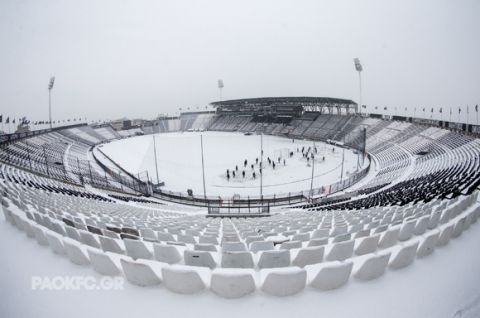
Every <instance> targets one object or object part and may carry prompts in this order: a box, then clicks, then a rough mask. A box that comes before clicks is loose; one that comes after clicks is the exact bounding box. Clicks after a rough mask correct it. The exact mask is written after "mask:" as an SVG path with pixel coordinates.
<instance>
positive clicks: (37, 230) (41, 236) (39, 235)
mask: <svg viewBox="0 0 480 318" xmlns="http://www.w3.org/2000/svg"><path fill="white" fill-rule="evenodd" d="M32 229H33V233H34V234H35V240H36V241H37V243H38V244H39V245H42V246H46V245H48V240H47V237H46V236H45V232H44V231H43V229H42V228H41V227H40V226H38V225H33V226H32Z"/></svg>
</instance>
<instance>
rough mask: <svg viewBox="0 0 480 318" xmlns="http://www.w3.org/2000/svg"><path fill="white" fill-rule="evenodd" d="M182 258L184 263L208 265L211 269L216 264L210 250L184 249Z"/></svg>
mask: <svg viewBox="0 0 480 318" xmlns="http://www.w3.org/2000/svg"><path fill="white" fill-rule="evenodd" d="M183 258H184V260H185V264H186V265H190V266H201V267H209V268H211V269H213V268H215V267H216V266H217V264H216V262H215V260H214V259H213V257H212V254H210V252H203V251H189V250H185V251H184V253H183Z"/></svg>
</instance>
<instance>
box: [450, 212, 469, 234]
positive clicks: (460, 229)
mask: <svg viewBox="0 0 480 318" xmlns="http://www.w3.org/2000/svg"><path fill="white" fill-rule="evenodd" d="M466 219H467V217H465V216H464V217H463V218H461V219H460V220H458V221H457V222H456V223H455V226H454V227H453V233H452V238H456V237H459V236H460V235H461V234H462V232H463V228H464V226H465V221H466Z"/></svg>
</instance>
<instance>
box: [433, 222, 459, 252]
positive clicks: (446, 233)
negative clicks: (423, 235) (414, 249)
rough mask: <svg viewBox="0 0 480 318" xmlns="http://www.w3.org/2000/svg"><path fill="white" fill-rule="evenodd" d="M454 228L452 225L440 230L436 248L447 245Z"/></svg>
mask: <svg viewBox="0 0 480 318" xmlns="http://www.w3.org/2000/svg"><path fill="white" fill-rule="evenodd" d="M454 227H455V224H453V223H452V224H449V225H447V226H445V227H442V228H441V232H440V236H439V237H438V240H437V246H444V245H447V243H448V242H449V241H450V238H451V237H452V234H453V229H454Z"/></svg>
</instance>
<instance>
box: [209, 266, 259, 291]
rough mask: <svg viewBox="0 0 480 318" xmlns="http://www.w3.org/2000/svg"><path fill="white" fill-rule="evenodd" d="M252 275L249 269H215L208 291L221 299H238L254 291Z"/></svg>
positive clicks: (252, 272) (254, 285)
mask: <svg viewBox="0 0 480 318" xmlns="http://www.w3.org/2000/svg"><path fill="white" fill-rule="evenodd" d="M253 275H254V271H253V270H250V269H235V270H234V269H225V268H216V269H214V270H213V272H212V276H211V282H210V289H211V290H212V291H213V292H214V293H215V294H217V295H218V296H220V297H223V298H240V297H243V296H246V295H248V294H251V293H253V292H254V291H255V289H256V284H255V279H254V278H253Z"/></svg>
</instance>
